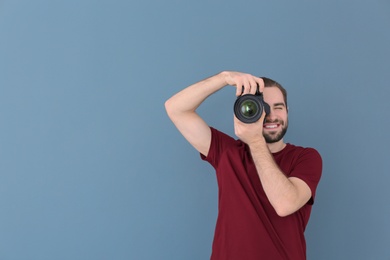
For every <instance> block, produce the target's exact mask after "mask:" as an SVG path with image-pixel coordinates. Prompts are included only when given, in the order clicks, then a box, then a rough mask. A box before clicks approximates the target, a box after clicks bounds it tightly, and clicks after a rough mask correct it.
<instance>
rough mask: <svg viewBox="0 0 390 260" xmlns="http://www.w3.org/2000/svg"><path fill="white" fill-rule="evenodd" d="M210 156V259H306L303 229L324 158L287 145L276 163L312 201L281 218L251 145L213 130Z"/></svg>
mask: <svg viewBox="0 0 390 260" xmlns="http://www.w3.org/2000/svg"><path fill="white" fill-rule="evenodd" d="M211 131H212V137H211V145H210V149H209V153H208V156H207V157H205V156H204V155H201V157H202V159H203V160H206V161H208V162H209V163H210V164H211V165H212V166H213V167H214V168H215V170H216V174H217V181H218V188H219V195H218V219H217V224H216V228H215V234H214V241H213V247H212V255H211V259H212V260H227V259H229V260H251V259H253V260H255V259H256V260H261V259H264V260H278V259H291V260H303V259H306V242H305V237H304V231H305V228H306V225H307V223H308V220H309V217H310V212H311V207H312V204H313V202H314V197H315V191H316V188H317V185H318V182H319V180H320V177H321V172H322V160H321V156H320V155H319V153H318V152H317V151H316V150H314V149H312V148H303V147H299V146H294V145H292V144H287V145H286V147H285V148H284V149H283V150H282V151H280V152H277V153H274V154H273V156H274V159H275V161H276V163H277V164H278V165H279V167H280V169H281V170H282V171H283V172H284V173H285V174H286V176H288V177H292V176H294V177H297V178H300V179H301V180H303V181H305V182H306V183H307V185H308V186H309V187H310V189H311V192H312V198H311V199H310V201H309V202H308V203H307V204H306V205H304V206H303V207H302V208H301V209H300V210H298V211H297V212H295V213H293V214H291V215H289V216H287V217H279V216H278V215H277V214H276V212H275V210H274V208H273V207H272V205H271V204H270V202H269V200H268V198H267V196H266V195H265V193H264V190H263V188H262V185H261V182H260V179H259V176H258V174H257V171H256V167H255V164H254V162H253V160H252V157H251V154H250V151H249V147H248V146H247V145H246V144H245V143H243V142H242V141H240V140H235V139H233V138H232V137H230V136H228V135H226V134H224V133H222V132H219V131H218V130H216V129H214V128H211Z"/></svg>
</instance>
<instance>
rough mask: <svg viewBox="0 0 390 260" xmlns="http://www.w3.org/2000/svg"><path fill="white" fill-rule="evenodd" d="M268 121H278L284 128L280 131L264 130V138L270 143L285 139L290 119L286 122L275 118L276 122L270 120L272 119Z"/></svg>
mask: <svg viewBox="0 0 390 260" xmlns="http://www.w3.org/2000/svg"><path fill="white" fill-rule="evenodd" d="M266 123H278V124H280V125H281V126H282V129H281V130H280V131H279V132H276V131H274V132H272V131H271V132H266V133H265V132H263V136H264V139H265V141H266V142H267V143H268V144H272V143H276V142H279V141H280V140H282V139H283V137H284V135H285V134H286V132H287V128H288V121H286V122H284V121H280V120H275V121H274V122H270V121H266Z"/></svg>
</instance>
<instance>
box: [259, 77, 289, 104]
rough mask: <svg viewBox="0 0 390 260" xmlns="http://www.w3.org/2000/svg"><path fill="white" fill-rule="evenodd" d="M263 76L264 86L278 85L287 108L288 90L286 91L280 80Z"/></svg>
mask: <svg viewBox="0 0 390 260" xmlns="http://www.w3.org/2000/svg"><path fill="white" fill-rule="evenodd" d="M261 78H262V79H263V81H264V87H266V88H268V87H277V88H278V89H279V90H280V91H281V92H282V94H283V98H284V103H285V105H286V108H287V107H288V106H287V91H286V89H285V88H284V87H283V86H282V85H281V84H279V83H278V82H276V81H275V80H273V79H270V78H266V77H261Z"/></svg>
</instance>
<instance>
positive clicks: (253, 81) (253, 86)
mask: <svg viewBox="0 0 390 260" xmlns="http://www.w3.org/2000/svg"><path fill="white" fill-rule="evenodd" d="M249 84H250V86H251V89H250V93H251V94H252V95H254V94H256V92H257V88H258V87H257V86H258V83H257V82H256V79H255V78H250V79H249Z"/></svg>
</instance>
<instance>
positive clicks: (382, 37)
mask: <svg viewBox="0 0 390 260" xmlns="http://www.w3.org/2000/svg"><path fill="white" fill-rule="evenodd" d="M389 46H390V2H389V1H388V0H372V1H363V0H356V1H336V0H329V1H303V0H298V1H281V0H276V1H259V0H258V1H254V0H253V1H246V0H244V1H233V0H225V1H221V0H211V1H206V0H197V1H184V0H182V1H179V0H166V1H158V0H145V1H135V0H133V1H131V0H130V1H126V0H110V1H107V0H106V1H104V0H100V1H99V0H95V1H92V0H67V1H60V0H36V1H27V0H12V1H11V0H8V1H7V0H3V1H0V259H1V260H19V259H20V260H22V259H23V260H25V259H34V260H35V259H37V260H46V259H47V260H52V259H56V260H65V259H73V260H78V259H80V260H81V259H83V260H85V259H118V260H121V259H134V260H160V259H162V260H165V259H167V260H173V259H177V260H183V259H185V260H199V259H208V258H209V256H210V252H211V243H212V239H213V233H214V225H215V220H216V215H217V186H216V180H215V175H214V171H213V169H212V167H211V166H210V165H208V164H207V163H205V162H202V161H201V160H200V158H199V154H198V153H197V152H196V151H195V150H194V149H193V148H192V147H191V146H190V145H189V144H188V143H187V142H186V141H185V140H184V138H183V137H182V136H181V135H180V134H179V133H178V131H177V130H176V129H175V128H174V126H173V125H172V123H171V122H170V121H169V119H168V117H167V116H166V113H165V110H164V102H165V100H166V99H168V98H169V97H170V96H171V95H173V94H174V93H176V92H178V91H179V90H181V89H183V88H184V87H186V86H188V85H190V84H192V83H194V82H197V81H199V80H201V79H204V78H206V77H209V76H211V75H214V74H216V73H218V72H220V71H222V70H237V71H243V72H247V73H252V74H255V75H257V76H267V77H270V78H273V79H275V80H277V81H279V82H280V83H281V84H282V85H284V86H285V87H286V88H287V90H288V92H289V107H290V114H289V117H290V127H289V130H288V133H287V136H286V139H285V140H286V141H287V142H290V143H294V144H297V145H301V146H310V147H315V148H316V149H317V150H318V151H319V152H320V153H321V155H322V157H323V161H324V168H323V177H322V180H321V182H320V185H319V187H318V191H317V200H316V202H315V205H314V207H313V213H312V217H311V220H310V222H309V225H308V227H307V230H306V237H307V247H308V250H307V254H308V259H311V260H329V259H332V260H338V259H340V260H345V259H354V260H359V259H361V260H376V259H378V260H384V259H386V260H389V259H390V247H389V245H390V224H389V219H390V204H389V197H390V189H389V183H390V172H389V168H390V158H389V152H388V149H389V145H390V138H389V127H390V120H389V109H390V105H389V96H390V90H389V87H390V84H389V75H390V62H389V60H390V51H389ZM234 100H235V92H234V88H233V87H226V88H224V89H223V90H221V91H219V92H218V93H216V94H215V95H213V96H211V97H210V98H209V99H208V100H207V101H206V102H205V103H204V104H203V105H202V106H201V107H200V108H199V113H200V114H201V115H202V117H203V118H204V119H205V120H206V121H207V122H208V123H209V124H210V125H212V126H214V127H216V128H218V129H220V130H222V131H224V132H226V133H228V134H231V135H233V134H234V132H233V107H232V106H233V102H234Z"/></svg>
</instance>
